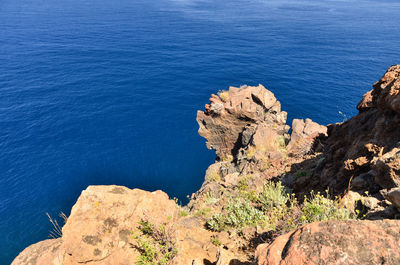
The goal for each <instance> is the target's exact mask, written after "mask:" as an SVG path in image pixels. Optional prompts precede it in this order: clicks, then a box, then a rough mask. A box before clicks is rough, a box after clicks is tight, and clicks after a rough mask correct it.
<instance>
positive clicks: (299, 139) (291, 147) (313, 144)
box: [287, 119, 327, 156]
mask: <svg viewBox="0 0 400 265" xmlns="http://www.w3.org/2000/svg"><path fill="white" fill-rule="evenodd" d="M326 133H327V128H326V127H325V126H323V125H319V124H318V123H316V122H313V121H312V120H310V119H305V120H300V119H294V120H293V122H292V133H291V135H290V142H289V144H288V146H287V151H288V152H289V154H290V155H293V156H304V155H306V154H308V153H309V152H310V151H322V146H320V145H319V144H320V142H319V138H318V137H322V136H327V134H326ZM316 139H317V141H316ZM313 149H314V150H313Z"/></svg>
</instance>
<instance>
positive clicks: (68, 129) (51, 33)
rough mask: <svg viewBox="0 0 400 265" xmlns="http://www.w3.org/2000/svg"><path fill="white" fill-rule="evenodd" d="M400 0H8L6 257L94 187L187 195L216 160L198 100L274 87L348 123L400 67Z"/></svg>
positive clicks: (298, 107)
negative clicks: (201, 129)
mask: <svg viewBox="0 0 400 265" xmlns="http://www.w3.org/2000/svg"><path fill="white" fill-rule="evenodd" d="M399 21H400V1H387V0H379V1H378V0H374V1H372V0H370V1H368V0H346V1H345V0H342V1H338V0H332V1H326V0H293V1H288V0H246V1H245V0H229V1H227V0H112V1H111V0H101V1H99V0H63V1H56V0H35V1H33V0H18V1H16V0H0V93H1V94H0V264H9V263H10V262H11V261H12V259H13V258H14V257H15V256H16V255H17V254H18V253H19V252H20V251H21V250H23V249H24V248H25V247H26V246H28V245H29V244H32V243H34V242H37V241H39V240H43V239H46V238H48V236H49V231H50V230H51V225H50V222H49V221H48V220H47V217H46V215H45V213H46V212H48V213H49V214H50V215H51V216H53V217H57V215H58V213H60V212H65V213H66V214H67V215H68V214H69V212H70V209H71V207H72V205H73V204H74V202H75V201H76V199H77V198H78V196H79V194H80V192H81V191H82V190H83V189H85V188H86V187H87V186H88V185H96V184H118V185H125V186H127V187H130V188H141V189H147V190H156V189H162V190H164V191H166V192H167V193H168V194H169V196H170V197H171V198H172V197H177V198H179V199H180V200H181V201H182V203H185V202H186V196H187V195H189V194H191V193H193V192H195V191H196V190H197V189H198V188H199V187H200V185H201V183H202V181H203V178H204V172H205V170H206V168H207V166H208V165H209V164H211V163H212V162H213V160H214V158H215V154H214V152H213V151H209V150H207V149H206V147H205V140H204V139H202V138H201V137H200V136H198V134H197V129H198V125H197V124H196V121H195V117H196V110H198V109H203V108H204V104H205V103H207V102H208V98H209V96H210V94H211V93H215V92H217V91H218V90H220V89H227V88H228V87H229V86H230V85H233V86H240V85H242V84H248V85H257V84H259V83H261V84H264V85H265V86H266V87H267V88H268V89H270V90H271V91H273V92H274V93H275V95H276V96H277V98H278V99H279V100H280V101H281V103H282V108H283V109H284V110H286V111H288V113H289V122H290V120H292V119H293V118H306V117H309V118H311V119H313V120H315V121H317V122H319V123H322V124H327V123H335V122H341V121H343V120H345V119H347V118H349V117H351V116H352V115H354V114H356V109H355V105H356V103H357V102H358V101H359V100H360V99H361V96H362V95H363V94H364V93H365V92H366V91H368V90H370V89H371V85H372V84H373V83H374V82H375V81H377V80H378V79H379V78H380V77H381V76H382V75H383V74H384V72H385V70H386V69H387V68H388V67H389V66H390V65H392V64H396V63H400V49H399V47H400V28H399Z"/></svg>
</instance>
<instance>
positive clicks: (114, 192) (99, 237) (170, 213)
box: [12, 186, 217, 265]
mask: <svg viewBox="0 0 400 265" xmlns="http://www.w3.org/2000/svg"><path fill="white" fill-rule="evenodd" d="M141 220H149V221H150V222H151V223H152V224H154V225H167V226H168V229H170V231H171V233H172V234H171V237H172V238H173V240H176V247H177V249H178V254H177V256H176V257H175V258H174V260H173V264H191V262H192V260H193V257H198V256H200V257H206V258H209V259H215V257H216V253H217V248H216V247H214V248H212V247H211V248H210V247H209V246H208V247H209V249H208V250H205V246H206V245H207V244H208V245H211V244H210V243H209V238H210V233H211V232H209V231H207V230H205V229H204V228H203V227H202V225H193V222H190V221H186V222H184V221H182V219H179V208H178V206H177V205H176V204H175V202H174V201H173V200H170V199H169V198H168V195H167V194H166V193H164V192H162V191H154V192H148V191H143V190H139V189H133V190H131V189H128V188H126V187H121V186H89V187H88V188H87V189H86V190H84V191H83V192H82V194H81V196H80V197H79V199H78V201H77V202H76V204H75V205H74V206H73V208H72V211H71V215H70V216H69V217H68V220H67V222H66V224H65V226H64V227H63V228H62V237H61V238H59V239H54V240H45V241H42V242H39V243H37V244H35V245H32V246H30V247H28V248H26V249H25V250H24V251H23V252H22V253H20V254H19V255H18V257H17V258H16V259H15V260H14V262H13V263H12V264H13V265H19V264H21V265H22V264H24V265H25V264H31V265H59V264H60V265H61V264H62V265H75V264H83V263H90V264H98V265H106V264H113V265H125V264H132V263H134V262H136V260H137V259H138V257H139V255H140V252H139V251H138V249H137V248H136V247H135V246H136V245H137V242H136V239H135V238H134V235H136V234H138V226H139V222H140V221H141Z"/></svg>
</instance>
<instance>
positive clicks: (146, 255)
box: [134, 220, 178, 265]
mask: <svg viewBox="0 0 400 265" xmlns="http://www.w3.org/2000/svg"><path fill="white" fill-rule="evenodd" d="M138 229H139V231H140V232H141V234H140V235H138V236H134V238H135V239H136V243H137V245H136V246H135V247H136V248H137V249H138V250H139V251H140V256H139V258H138V260H137V264H139V265H170V264H172V260H173V259H174V257H175V256H176V255H177V253H178V249H177V247H176V242H175V240H174V239H173V238H172V234H173V231H172V228H171V227H167V225H166V224H162V225H160V226H156V225H155V224H153V223H151V222H150V221H148V220H141V221H140V222H139V226H138Z"/></svg>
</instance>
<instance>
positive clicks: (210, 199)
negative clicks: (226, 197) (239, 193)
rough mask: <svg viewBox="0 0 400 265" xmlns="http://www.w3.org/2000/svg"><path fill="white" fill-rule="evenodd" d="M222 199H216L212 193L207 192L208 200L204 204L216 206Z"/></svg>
mask: <svg viewBox="0 0 400 265" xmlns="http://www.w3.org/2000/svg"><path fill="white" fill-rule="evenodd" d="M219 200H220V198H215V197H214V196H213V195H212V194H211V192H207V193H206V199H205V200H204V202H205V203H206V204H208V205H210V204H216V203H217V202H219Z"/></svg>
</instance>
